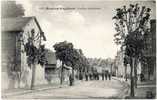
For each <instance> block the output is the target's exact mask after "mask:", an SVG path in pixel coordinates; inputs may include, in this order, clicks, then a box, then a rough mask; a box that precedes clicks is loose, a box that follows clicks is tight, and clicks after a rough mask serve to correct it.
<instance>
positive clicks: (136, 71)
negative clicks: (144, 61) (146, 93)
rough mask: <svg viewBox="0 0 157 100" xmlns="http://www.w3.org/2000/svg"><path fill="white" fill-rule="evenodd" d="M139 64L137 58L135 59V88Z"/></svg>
mask: <svg viewBox="0 0 157 100" xmlns="http://www.w3.org/2000/svg"><path fill="white" fill-rule="evenodd" d="M137 63H138V61H137V58H135V61H134V64H135V65H134V75H135V81H134V82H135V88H137Z"/></svg>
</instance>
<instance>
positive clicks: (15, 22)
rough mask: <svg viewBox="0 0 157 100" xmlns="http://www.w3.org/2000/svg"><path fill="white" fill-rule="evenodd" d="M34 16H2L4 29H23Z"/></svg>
mask: <svg viewBox="0 0 157 100" xmlns="http://www.w3.org/2000/svg"><path fill="white" fill-rule="evenodd" d="M31 19H33V17H15V18H2V23H1V25H2V31H22V28H23V27H24V26H25V25H26V24H27V23H28V22H29V21H30V20H31Z"/></svg>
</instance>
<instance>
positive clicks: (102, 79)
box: [101, 72, 104, 80]
mask: <svg viewBox="0 0 157 100" xmlns="http://www.w3.org/2000/svg"><path fill="white" fill-rule="evenodd" d="M101 75H102V80H104V72H102V74H101Z"/></svg>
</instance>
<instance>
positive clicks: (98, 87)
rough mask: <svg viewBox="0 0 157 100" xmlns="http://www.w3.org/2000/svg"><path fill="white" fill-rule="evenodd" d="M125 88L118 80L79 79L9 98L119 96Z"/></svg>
mask: <svg viewBox="0 0 157 100" xmlns="http://www.w3.org/2000/svg"><path fill="white" fill-rule="evenodd" d="M124 89H126V87H125V86H124V84H122V83H121V82H120V81H118V80H114V79H112V80H111V81H110V80H104V81H102V80H97V81H96V80H92V81H79V82H78V83H77V84H75V85H74V86H71V87H70V86H67V87H62V88H56V89H49V90H44V91H37V92H32V93H27V94H23V95H16V96H12V97H8V99H9V98H12V99H13V98H14V99H52V98H53V99H55V98H57V99H58V98H59V99H64V98H73V99H80V98H117V97H118V98H120V97H119V96H120V94H121V96H122V91H123V90H124Z"/></svg>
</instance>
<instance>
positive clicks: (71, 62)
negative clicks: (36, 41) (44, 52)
mask: <svg viewBox="0 0 157 100" xmlns="http://www.w3.org/2000/svg"><path fill="white" fill-rule="evenodd" d="M53 47H54V49H55V51H56V57H57V59H59V60H61V61H62V62H63V63H64V64H66V65H68V66H71V67H72V68H74V69H77V70H81V69H82V68H83V67H84V66H87V65H88V62H87V60H86V58H85V56H83V52H82V50H81V49H75V48H74V47H73V44H72V43H69V42H67V41H64V42H59V43H56V44H55V45H54V46H53Z"/></svg>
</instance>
